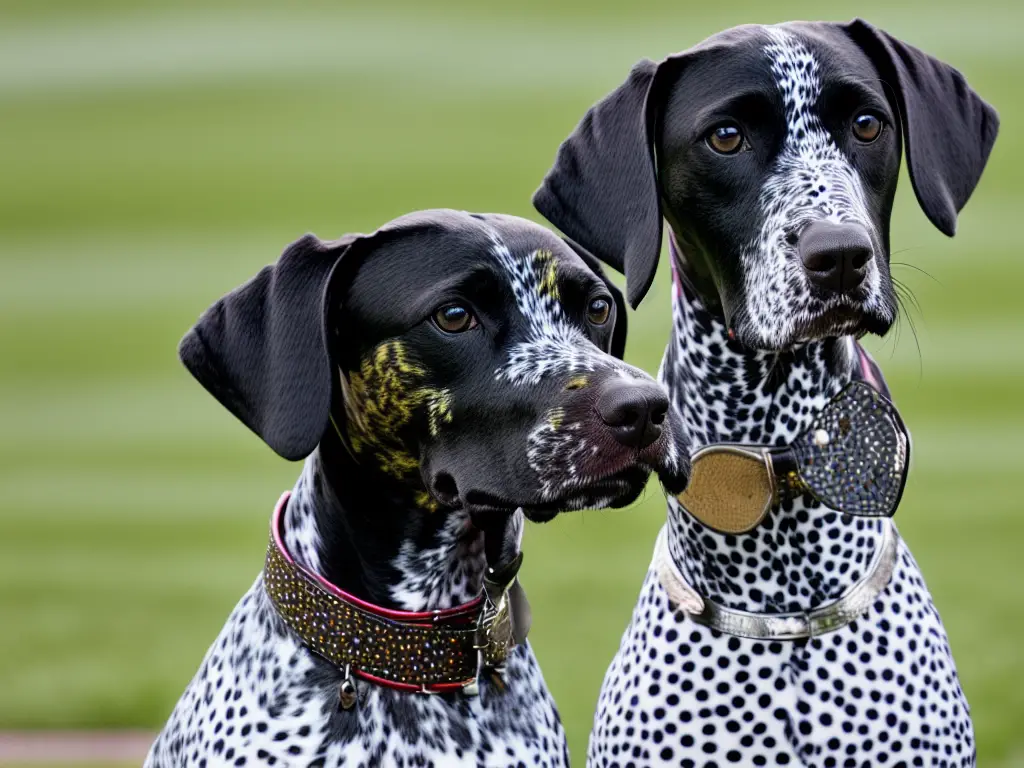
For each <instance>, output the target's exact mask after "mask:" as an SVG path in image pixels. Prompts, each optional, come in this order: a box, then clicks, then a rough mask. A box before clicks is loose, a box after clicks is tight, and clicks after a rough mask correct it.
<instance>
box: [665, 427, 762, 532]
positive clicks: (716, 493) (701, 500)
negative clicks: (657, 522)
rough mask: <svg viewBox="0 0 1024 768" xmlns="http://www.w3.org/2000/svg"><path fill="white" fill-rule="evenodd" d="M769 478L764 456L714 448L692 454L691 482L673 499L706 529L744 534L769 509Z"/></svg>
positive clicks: (755, 524)
mask: <svg viewBox="0 0 1024 768" xmlns="http://www.w3.org/2000/svg"><path fill="white" fill-rule="evenodd" d="M772 478H773V475H772V471H771V467H770V466H768V465H767V459H766V457H765V456H764V455H759V454H757V453H754V452H751V451H744V450H742V449H739V448H730V449H723V448H722V447H717V448H715V449H714V450H709V451H707V452H700V451H698V452H697V454H695V455H694V457H693V470H692V472H691V475H690V483H689V485H688V486H687V487H686V490H685V491H683V492H682V493H680V494H679V495H678V496H677V497H676V498H677V499H678V500H679V503H680V504H682V505H683V508H684V509H686V511H687V512H689V513H690V514H691V515H693V516H694V517H695V518H697V519H698V520H699V521H700V522H701V523H703V524H704V525H706V526H707V527H708V528H712V529H714V530H716V531H719V532H720V533H732V534H737V533H746V532H747V531H749V530H751V529H753V528H754V527H756V526H757V524H758V523H760V522H761V521H762V520H763V519H764V516H765V515H767V514H768V510H769V509H771V505H772V501H773V499H774V497H775V488H774V487H773V483H772Z"/></svg>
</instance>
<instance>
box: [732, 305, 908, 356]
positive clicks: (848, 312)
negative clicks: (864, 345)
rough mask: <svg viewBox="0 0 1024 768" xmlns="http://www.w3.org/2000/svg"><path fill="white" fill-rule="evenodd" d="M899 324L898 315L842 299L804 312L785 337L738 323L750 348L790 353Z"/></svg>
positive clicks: (738, 331)
mask: <svg viewBox="0 0 1024 768" xmlns="http://www.w3.org/2000/svg"><path fill="white" fill-rule="evenodd" d="M894 321H895V312H892V313H891V314H890V313H885V312H883V311H879V310H876V309H873V308H867V307H866V306H865V305H864V303H863V302H860V301H856V300H853V299H847V298H842V299H839V300H835V301H832V302H829V304H828V305H826V306H824V307H821V308H820V309H815V310H813V311H811V312H806V313H802V315H801V316H800V317H799V318H797V319H796V321H795V322H793V324H792V325H791V327H790V328H789V329H788V332H787V333H785V334H784V335H782V336H779V337H774V336H768V335H765V334H762V333H759V332H758V331H757V330H756V329H754V328H751V327H748V324H747V323H738V324H737V326H736V327H735V329H734V330H735V332H736V336H737V339H738V340H739V341H740V342H741V343H742V344H743V345H744V346H746V347H748V348H750V349H756V350H759V351H763V352H788V351H791V350H793V349H795V348H797V347H800V346H802V345H804V344H807V343H809V342H813V341H820V340H822V339H828V338H835V337H839V336H857V337H860V336H864V335H866V334H872V335H875V336H884V335H885V334H886V333H888V332H889V329H890V328H891V327H892V324H893V322H894Z"/></svg>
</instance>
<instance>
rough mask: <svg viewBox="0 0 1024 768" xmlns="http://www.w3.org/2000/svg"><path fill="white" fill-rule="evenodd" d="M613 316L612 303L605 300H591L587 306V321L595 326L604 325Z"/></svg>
mask: <svg viewBox="0 0 1024 768" xmlns="http://www.w3.org/2000/svg"><path fill="white" fill-rule="evenodd" d="M611 314H612V303H611V302H610V301H608V299H605V298H597V299H593V300H591V302H590V304H589V305H588V306H587V320H589V321H590V322H592V323H593V324H594V325H604V324H605V323H607V322H608V318H609V317H610V316H611Z"/></svg>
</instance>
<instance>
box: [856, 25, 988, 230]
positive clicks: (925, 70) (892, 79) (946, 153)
mask: <svg viewBox="0 0 1024 768" xmlns="http://www.w3.org/2000/svg"><path fill="white" fill-rule="evenodd" d="M845 31H846V34H847V35H849V37H850V39H851V40H853V42H854V43H856V44H857V45H858V46H860V48H861V49H862V50H863V51H864V52H865V53H866V54H867V56H868V58H870V59H871V61H872V63H874V65H875V68H876V69H877V70H878V72H879V74H880V75H881V76H882V79H883V80H884V81H885V82H886V83H887V84H888V85H889V86H890V87H891V88H892V91H893V93H892V96H893V97H894V98H895V101H896V106H897V107H898V108H899V113H900V119H901V120H902V122H903V137H904V143H905V144H906V151H907V168H908V170H909V171H910V181H911V183H912V184H913V186H914V193H915V194H916V195H917V200H918V202H919V203H920V204H921V208H922V209H923V210H924V212H925V215H926V216H928V218H929V220H930V221H931V222H932V224H934V225H935V226H936V227H937V228H938V229H939V230H940V231H941V232H942V233H943V234H945V235H948V236H950V237H952V236H953V234H954V233H955V232H956V216H957V213H959V212H960V209H962V208H963V207H964V205H966V203H967V200H968V198H970V196H971V193H972V192H973V191H974V188H975V187H976V186H977V184H978V180H979V179H980V178H981V172H982V171H983V170H984V169H985V162H986V161H987V160H988V156H989V153H990V152H991V151H992V145H993V144H994V143H995V140H996V133H997V132H998V130H999V115H998V114H997V113H996V111H995V110H994V109H993V108H992V107H991V106H990V105H989V104H987V103H985V101H984V100H983V99H982V98H981V97H980V96H978V94H977V93H975V92H974V91H973V90H971V88H970V87H969V86H968V85H967V81H966V80H965V79H964V76H963V75H961V74H960V73H959V72H958V71H957V70H956V69H954V68H953V67H951V66H949V65H948V64H944V63H943V62H941V61H939V60H938V59H935V58H932V57H931V56H929V55H928V54H926V53H923V52H922V51H919V50H918V49H917V48H914V47H913V46H911V45H907V44H906V43H904V42H901V41H900V40H897V39H896V38H894V37H893V36H892V35H889V34H888V33H886V32H883V31H882V30H880V29H878V28H876V27H874V26H872V25H871V24H869V23H867V22H866V21H863V20H861V19H856V20H854V21H852V22H850V23H849V24H848V25H846V28H845Z"/></svg>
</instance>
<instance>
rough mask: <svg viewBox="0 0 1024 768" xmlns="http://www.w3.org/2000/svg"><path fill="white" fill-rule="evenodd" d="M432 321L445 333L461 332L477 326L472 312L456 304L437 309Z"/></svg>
mask: <svg viewBox="0 0 1024 768" xmlns="http://www.w3.org/2000/svg"><path fill="white" fill-rule="evenodd" d="M434 323H435V324H436V325H437V327H438V328H440V329H441V330H442V331H444V332H446V333H462V332H463V331H468V330H470V329H471V328H476V326H477V321H476V318H475V317H473V313H472V312H470V311H469V310H468V309H466V308H465V307H463V306H460V305H458V304H449V305H448V306H446V307H441V308H440V309H439V310H437V312H435V313H434Z"/></svg>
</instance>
